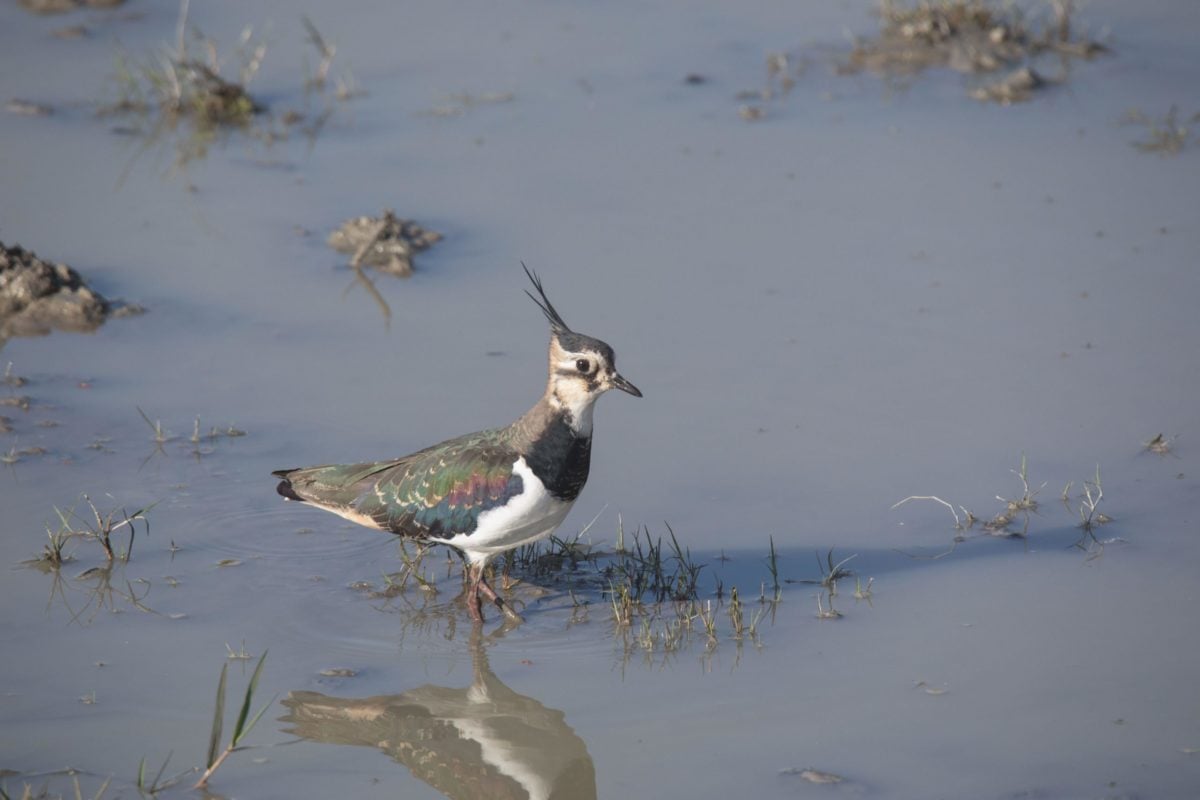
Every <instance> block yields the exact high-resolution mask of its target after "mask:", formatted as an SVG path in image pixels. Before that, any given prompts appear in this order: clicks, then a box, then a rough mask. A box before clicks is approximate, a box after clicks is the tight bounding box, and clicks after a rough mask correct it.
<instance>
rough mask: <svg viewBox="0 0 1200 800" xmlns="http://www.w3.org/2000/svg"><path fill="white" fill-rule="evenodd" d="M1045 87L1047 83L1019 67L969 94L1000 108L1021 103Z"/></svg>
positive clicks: (1029, 70) (1024, 68) (1033, 72)
mask: <svg viewBox="0 0 1200 800" xmlns="http://www.w3.org/2000/svg"><path fill="white" fill-rule="evenodd" d="M1046 85H1047V81H1046V79H1045V78H1043V77H1042V76H1041V75H1039V74H1037V72H1035V71H1034V70H1033V69H1031V68H1029V67H1021V68H1020V69H1018V70H1014V71H1013V72H1010V73H1009V74H1008V75H1006V76H1004V77H1003V78H1001V79H1000V80H998V81H995V82H993V83H989V84H988V85H986V86H981V87H979V88H978V89H975V90H973V91H972V92H971V97H974V98H975V99H976V100H982V101H984V102H992V103H999V104H1000V105H1002V106H1007V105H1012V104H1013V103H1023V102H1025V101H1026V100H1028V99H1029V98H1030V97H1032V96H1033V93H1034V92H1036V91H1037V90H1038V89H1041V88H1043V87H1045V86H1046Z"/></svg>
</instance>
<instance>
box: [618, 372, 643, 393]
mask: <svg viewBox="0 0 1200 800" xmlns="http://www.w3.org/2000/svg"><path fill="white" fill-rule="evenodd" d="M612 385H613V386H614V387H616V388H617V389H620V390H621V391H622V392H629V393H630V394H631V395H633V396H634V397H641V396H642V391H641V389H638V388H637V387H636V386H634V385H633V384H632V383H630V382H629V381H627V380H625V379H624V378H622V377H621V376H620V374H618V373H616V372H614V373H613V376H612Z"/></svg>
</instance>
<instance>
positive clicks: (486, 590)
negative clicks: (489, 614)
mask: <svg viewBox="0 0 1200 800" xmlns="http://www.w3.org/2000/svg"><path fill="white" fill-rule="evenodd" d="M476 591H478V592H482V593H483V595H484V597H486V598H487V599H488V600H491V601H492V603H494V604H495V606H496V608H498V609H500V610H501V611H502V612H503V613H504V616H505V617H507V618H508V621H509V622H516V623H520V622H524V621H525V618H524V617H522V616H521V615H520V614H518V613H517V612H516V611H514V610H513V607H512V606H510V605H509V604H508V603H506V602H504V599H503V598H501V597H500V595H498V594H496V590H495V589H493V588H492V587H491V586H490V585H489V584H488V582H487V581H486V580H484V578H483V576H482V575H480V577H479V584H478V586H477V587H476Z"/></svg>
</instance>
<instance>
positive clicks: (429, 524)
mask: <svg viewBox="0 0 1200 800" xmlns="http://www.w3.org/2000/svg"><path fill="white" fill-rule="evenodd" d="M516 460H517V453H516V452H515V451H514V450H512V448H511V447H509V446H508V445H507V444H506V443H505V442H504V440H503V437H502V436H501V434H500V431H482V432H480V433H475V434H470V435H468V436H463V437H460V438H458V439H451V440H450V441H448V442H443V443H441V444H438V445H434V446H433V447H430V448H427V449H425V450H422V451H420V452H418V453H413V454H412V455H410V456H405V457H404V458H400V459H396V460H395V461H380V462H375V463H368V464H338V465H331V466H322V467H309V468H307V469H299V470H284V471H281V472H279V473H276V474H277V475H279V477H281V478H283V479H284V481H285V483H287V484H288V485H289V488H290V489H291V490H292V492H294V493H295V495H296V496H297V497H298V498H299V499H302V500H306V501H308V502H311V503H314V504H316V505H319V506H322V507H325V508H328V509H330V510H332V511H335V512H338V513H343V514H344V513H346V512H353V513H355V514H358V515H362V516H363V517H366V518H368V519H369V520H371V521H372V522H373V523H374V524H375V525H377V526H379V527H380V528H383V529H385V530H390V531H392V532H394V533H399V534H403V535H405V536H413V537H416V538H422V539H423V538H428V537H435V538H440V539H447V538H450V537H452V536H455V535H457V534H461V533H466V534H469V533H471V532H472V531H474V530H475V526H476V524H477V522H478V519H479V515H480V514H482V513H483V512H485V511H487V510H489V509H492V508H496V507H498V506H502V505H504V504H505V503H507V502H508V501H509V500H510V499H511V498H512V497H513V496H514V495H517V494H520V492H521V490H522V488H524V487H523V483H522V481H521V476H520V475H514V474H513V471H512V468H513V463H514V462H515V461H516Z"/></svg>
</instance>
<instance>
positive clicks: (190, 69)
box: [100, 0, 362, 166]
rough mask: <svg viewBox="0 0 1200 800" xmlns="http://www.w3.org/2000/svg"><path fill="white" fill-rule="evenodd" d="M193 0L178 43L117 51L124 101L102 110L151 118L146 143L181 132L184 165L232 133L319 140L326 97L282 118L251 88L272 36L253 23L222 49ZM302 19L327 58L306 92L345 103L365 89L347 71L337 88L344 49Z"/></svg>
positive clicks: (305, 83) (329, 109) (269, 139)
mask: <svg viewBox="0 0 1200 800" xmlns="http://www.w3.org/2000/svg"><path fill="white" fill-rule="evenodd" d="M188 6H189V2H188V0H182V1H181V3H180V6H179V21H178V24H177V26H176V36H175V42H174V43H173V44H166V45H163V46H161V47H160V48H159V49H158V51H157V52H154V53H151V54H149V55H147V56H145V57H142V58H138V57H135V56H132V55H130V54H129V53H127V52H125V51H123V50H122V51H119V52H118V54H117V61H116V70H115V79H116V83H117V85H118V87H119V99H118V100H117V101H116V102H114V103H112V104H110V105H108V106H105V107H104V108H102V109H101V110H100V114H101V115H102V116H119V117H122V118H127V119H133V120H136V121H139V122H142V123H145V125H146V128H145V129H142V128H141V127H139V128H138V129H136V130H135V131H134V132H136V133H138V134H141V135H144V136H145V138H146V142H147V144H151V143H153V142H155V141H157V140H159V138H160V137H162V136H163V135H164V134H167V133H175V134H178V137H177V141H176V165H177V166H183V165H185V164H187V163H188V162H189V161H192V160H194V159H198V158H203V157H204V156H205V155H207V153H208V149H209V147H210V146H211V145H212V144H213V143H215V142H217V141H219V140H221V139H222V138H223V137H225V136H227V135H228V134H230V133H233V132H242V133H245V134H247V135H249V136H250V137H251V138H254V139H257V140H259V141H262V142H264V143H266V144H271V143H273V142H275V141H279V140H282V139H286V138H288V132H289V130H291V129H298V130H301V131H302V132H304V133H305V134H306V135H308V136H309V137H310V138H315V136H316V135H317V134H318V133H319V131H320V130H321V128H322V127H323V125H324V123H325V121H326V120H327V119H328V118H329V116H330V115H331V114H332V113H333V105H331V104H330V103H328V102H327V103H326V107H325V109H324V110H322V111H320V112H319V113H317V114H316V115H315V116H314V117H312V118H311V119H309V115H307V114H305V113H304V112H301V111H298V110H294V109H293V110H288V111H286V112H285V113H283V114H281V115H280V117H279V120H278V122H279V123H280V124H278V125H277V124H275V123H276V120H275V118H274V117H273V116H272V115H271V113H270V110H269V109H268V107H267V105H266V103H265V102H264V101H263V100H262V99H261V98H259V97H256V96H255V95H254V94H252V93H251V91H250V88H249V87H250V84H251V82H252V81H253V79H254V77H255V76H256V75H257V74H258V71H259V69H260V68H261V66H262V64H263V61H264V59H265V58H266V56H267V51H268V46H267V44H266V42H265V41H263V40H262V39H259V38H257V37H256V36H255V33H254V30H253V28H251V27H246V28H245V29H243V31H242V34H241V36H240V37H239V40H238V43H237V45H236V47H234V48H233V50H232V53H224V54H222V53H221V51H220V48H218V46H217V44H216V43H215V42H214V41H213V40H211V39H209V38H207V37H206V36H204V34H202V33H200V32H199V31H198V30H196V29H195V28H193V27H190V26H189V24H188ZM302 22H303V25H304V28H305V31H306V33H307V40H308V41H309V43H311V44H312V46H313V47H314V48H315V49H316V51H317V53H318V55H319V57H320V58H319V62H318V64H317V66H316V68H315V70H313V71H312V72H311V73H310V74H308V75H307V76H306V77H305V78H304V79H303V80H302V81H301V86H302V88H303V92H304V93H305V95H306V97H307V96H309V95H314V94H315V95H318V96H323V97H327V98H329V99H330V100H336V101H345V100H348V99H350V98H352V97H355V96H358V95H360V94H362V91H361V90H360V89H358V88H357V86H356V85H355V83H354V80H353V78H352V77H351V76H349V74H348V73H347V75H346V76H344V77H339V78H337V79H336V80H335V81H334V84H335V85H334V87H333V89H332V92H331V90H330V86H329V84H330V80H329V77H330V69H331V66H332V63H333V59H334V55H335V54H336V52H337V49H336V47H334V46H333V45H332V44H331V43H329V42H328V41H326V39H325V38H324V37H323V36H322V35H321V33H320V31H318V30H317V27H316V25H314V24H313V22H312V21H311V20H310V19H308V18H307V17H303V18H302ZM231 64H232V65H234V66H230V65H231Z"/></svg>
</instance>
